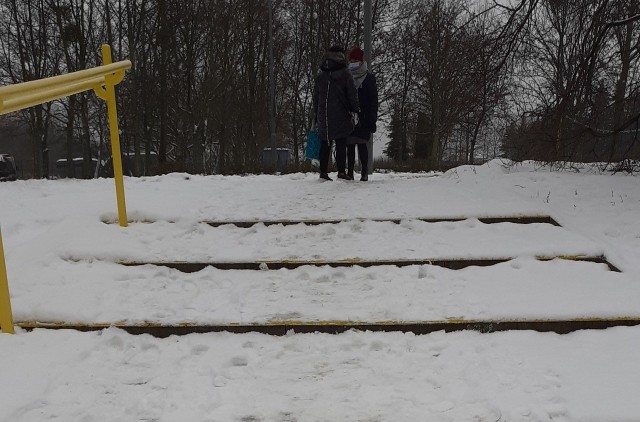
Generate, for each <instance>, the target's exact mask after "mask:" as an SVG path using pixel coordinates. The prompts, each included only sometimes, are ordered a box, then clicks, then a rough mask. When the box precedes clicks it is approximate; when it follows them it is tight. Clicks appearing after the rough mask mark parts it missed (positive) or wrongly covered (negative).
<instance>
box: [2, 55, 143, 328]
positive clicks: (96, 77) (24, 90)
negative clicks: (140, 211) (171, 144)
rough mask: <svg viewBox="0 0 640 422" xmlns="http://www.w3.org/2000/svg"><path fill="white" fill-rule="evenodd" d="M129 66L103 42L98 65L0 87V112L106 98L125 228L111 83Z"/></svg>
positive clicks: (7, 320)
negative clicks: (90, 95) (84, 96)
mask: <svg viewBox="0 0 640 422" xmlns="http://www.w3.org/2000/svg"><path fill="white" fill-rule="evenodd" d="M129 68H131V62H130V61H129V60H123V61H120V62H117V63H112V60H111V47H110V46H108V45H107V44H104V45H103V46H102V66H98V67H95V68H92V69H85V70H79V71H77V72H72V73H68V74H66V75H59V76H53V77H51V78H46V79H40V80H37V81H29V82H23V83H19V84H14V85H9V86H3V87H0V115H3V114H7V113H11V112H13V111H18V110H22V109H25V108H28V107H33V106H36V105H39V104H43V103H46V102H49V101H54V100H57V99H59V98H63V97H67V96H69V95H74V94H78V93H80V92H84V91H88V90H93V91H94V92H95V93H96V95H97V96H98V97H99V98H101V99H102V100H104V101H106V103H107V113H108V115H109V133H110V136H111V156H112V159H113V178H114V180H115V184H116V200H117V204H118V222H119V223H120V226H122V227H127V208H126V204H125V198H124V181H123V177H122V156H121V153H120V134H119V131H118V113H117V111H116V91H115V86H116V85H117V84H119V83H120V82H122V80H123V79H124V72H125V71H126V70H127V69H129ZM0 329H2V332H5V333H13V332H14V330H13V317H12V312H11V300H10V296H9V283H8V280H7V269H6V264H5V260H4V250H3V247H2V232H0Z"/></svg>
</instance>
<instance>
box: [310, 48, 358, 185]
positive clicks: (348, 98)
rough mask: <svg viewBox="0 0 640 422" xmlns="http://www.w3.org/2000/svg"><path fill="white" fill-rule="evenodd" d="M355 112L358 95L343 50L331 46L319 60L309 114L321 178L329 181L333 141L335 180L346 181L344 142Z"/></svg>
mask: <svg viewBox="0 0 640 422" xmlns="http://www.w3.org/2000/svg"><path fill="white" fill-rule="evenodd" d="M359 110H360V106H359V103H358V93H357V91H356V86H355V84H354V82H353V77H352V76H351V73H349V70H348V69H347V59H346V55H345V51H344V49H343V48H341V47H339V46H333V47H331V48H329V50H328V51H327V52H326V54H325V56H324V58H323V60H322V64H321V65H320V73H319V74H318V76H317V77H316V84H315V89H314V92H313V111H314V115H315V121H316V128H317V130H318V136H319V137H320V178H321V179H324V180H331V178H330V177H329V174H328V167H329V158H330V156H331V144H332V142H333V141H335V143H336V164H337V166H338V177H339V178H341V179H348V177H347V174H346V161H347V157H346V155H347V146H346V140H347V136H349V135H350V134H351V132H352V131H353V128H354V125H353V120H352V114H351V113H357V112H358V111H359Z"/></svg>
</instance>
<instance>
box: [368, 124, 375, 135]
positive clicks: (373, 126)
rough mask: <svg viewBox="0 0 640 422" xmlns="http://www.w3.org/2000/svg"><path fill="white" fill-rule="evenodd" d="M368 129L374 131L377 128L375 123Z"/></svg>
mask: <svg viewBox="0 0 640 422" xmlns="http://www.w3.org/2000/svg"><path fill="white" fill-rule="evenodd" d="M369 130H370V131H371V133H376V130H377V127H376V124H375V123H374V124H372V125H371V127H370V128H369Z"/></svg>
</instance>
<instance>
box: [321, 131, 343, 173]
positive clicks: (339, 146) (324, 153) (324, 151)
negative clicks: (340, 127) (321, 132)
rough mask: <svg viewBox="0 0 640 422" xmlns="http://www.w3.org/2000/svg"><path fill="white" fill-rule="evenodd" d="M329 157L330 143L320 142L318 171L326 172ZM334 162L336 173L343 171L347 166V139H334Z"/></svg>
mask: <svg viewBox="0 0 640 422" xmlns="http://www.w3.org/2000/svg"><path fill="white" fill-rule="evenodd" d="M330 158H331V143H330V142H329V143H327V142H320V173H328V172H329V171H328V170H329V159H330ZM336 164H337V166H338V173H344V172H345V168H346V167H347V140H346V138H338V139H336Z"/></svg>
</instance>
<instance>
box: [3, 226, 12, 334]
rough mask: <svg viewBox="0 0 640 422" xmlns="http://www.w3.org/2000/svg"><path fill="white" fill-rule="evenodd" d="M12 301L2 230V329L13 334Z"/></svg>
mask: <svg viewBox="0 0 640 422" xmlns="http://www.w3.org/2000/svg"><path fill="white" fill-rule="evenodd" d="M12 315H13V314H12V313H11V300H10V298H9V281H8V279H7V265H6V264H5V261H4V249H3V248H2V230H0V329H2V332H3V333H9V334H13V333H14V332H15V331H14V330H13V317H12Z"/></svg>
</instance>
